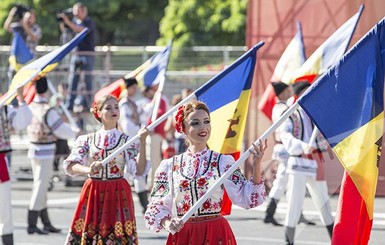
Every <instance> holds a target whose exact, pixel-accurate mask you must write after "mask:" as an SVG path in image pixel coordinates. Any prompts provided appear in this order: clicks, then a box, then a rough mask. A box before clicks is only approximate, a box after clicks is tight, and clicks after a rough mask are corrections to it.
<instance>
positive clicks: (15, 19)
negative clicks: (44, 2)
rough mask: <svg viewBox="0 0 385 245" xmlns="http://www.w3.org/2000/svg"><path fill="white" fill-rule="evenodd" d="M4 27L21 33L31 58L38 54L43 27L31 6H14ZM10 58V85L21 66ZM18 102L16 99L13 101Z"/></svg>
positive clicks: (9, 30) (13, 32) (11, 31)
mask: <svg viewBox="0 0 385 245" xmlns="http://www.w3.org/2000/svg"><path fill="white" fill-rule="evenodd" d="M3 27H4V29H5V30H6V31H8V32H10V33H12V34H14V35H15V33H19V34H20V35H21V37H22V38H23V40H24V42H25V44H26V46H27V47H28V49H29V52H30V54H31V57H30V58H31V59H32V58H33V57H35V56H36V46H37V44H38V42H39V40H40V39H41V29H40V27H39V25H38V24H37V23H36V14H35V11H34V10H33V9H31V8H29V7H26V6H23V5H18V6H15V7H13V8H12V9H11V10H10V11H9V14H8V17H7V19H6V20H5V22H4V26H3ZM12 63H15V62H12V61H11V60H10V66H9V69H8V86H9V85H10V83H11V81H12V79H13V77H14V76H15V74H16V72H17V71H18V70H19V69H20V68H21V67H20V66H19V65H16V63H15V64H12ZM12 103H13V104H14V105H16V104H17V101H16V100H13V102H12Z"/></svg>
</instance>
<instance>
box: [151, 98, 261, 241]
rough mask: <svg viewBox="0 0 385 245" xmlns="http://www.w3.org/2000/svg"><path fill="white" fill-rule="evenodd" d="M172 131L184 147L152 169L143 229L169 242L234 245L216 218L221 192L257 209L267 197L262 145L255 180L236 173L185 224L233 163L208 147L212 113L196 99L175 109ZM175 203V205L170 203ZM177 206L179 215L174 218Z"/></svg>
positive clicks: (223, 222) (222, 220)
mask: <svg viewBox="0 0 385 245" xmlns="http://www.w3.org/2000/svg"><path fill="white" fill-rule="evenodd" d="M175 120H176V124H175V125H176V126H175V127H176V130H177V131H178V132H183V133H184V134H186V140H187V143H188V145H189V146H188V149H187V151H186V152H184V153H182V154H180V155H176V156H174V157H173V158H170V159H166V160H163V161H162V162H161V164H160V166H159V168H158V169H157V171H156V174H155V178H154V181H155V182H154V187H153V189H152V193H151V199H150V204H149V206H148V208H147V211H146V213H145V224H146V226H147V228H149V229H152V230H155V231H157V232H158V231H160V230H161V229H165V230H167V231H169V232H176V233H175V234H174V235H172V234H171V233H170V235H169V236H168V240H167V244H236V240H235V237H234V234H233V232H232V230H231V227H230V225H229V223H228V221H227V220H226V219H225V218H223V217H222V216H221V215H220V210H221V202H222V197H223V193H224V190H226V191H227V194H228V196H229V197H230V199H231V201H232V202H233V203H234V204H236V205H238V206H240V207H242V208H245V209H248V208H253V207H256V206H258V205H260V204H262V203H263V201H264V200H265V198H266V192H265V185H264V180H263V178H262V177H261V166H260V162H261V159H262V155H263V153H264V151H265V149H266V142H265V144H262V143H261V142H260V144H259V146H255V145H254V149H253V150H252V151H251V153H252V154H253V155H254V161H253V162H254V166H253V176H252V178H251V179H250V180H247V179H246V178H245V177H244V175H243V174H242V173H241V171H240V169H237V170H236V171H235V172H234V173H233V174H232V175H231V176H230V177H229V178H228V179H227V180H226V181H225V182H224V184H223V185H222V186H221V187H220V188H218V189H217V190H216V191H215V192H214V193H213V195H212V196H211V197H210V198H209V199H208V200H207V201H206V202H205V203H204V204H203V205H202V207H200V208H199V209H198V211H197V212H196V213H195V214H194V215H193V216H192V217H191V218H190V219H189V220H188V221H187V222H186V223H183V221H182V220H181V219H180V218H181V217H182V216H183V215H184V214H185V213H186V212H187V211H188V210H189V209H190V208H191V207H192V206H193V205H194V204H195V203H196V202H197V200H198V199H199V198H200V197H202V196H203V195H204V194H205V193H206V192H207V191H208V190H209V188H210V187H211V186H212V185H213V184H214V183H215V182H216V181H217V179H218V178H219V177H220V176H221V175H222V174H223V173H225V171H226V170H227V169H229V168H230V167H231V165H232V164H234V162H235V161H234V158H233V157H232V156H229V155H222V154H219V153H217V152H214V151H212V150H210V149H208V148H207V141H208V139H209V137H210V132H211V125H210V114H209V109H208V108H207V106H206V105H205V104H204V103H202V102H199V101H194V102H188V103H186V104H185V105H182V106H181V107H179V109H178V112H177V114H176V116H175ZM173 202H174V203H173ZM174 207H176V212H177V217H174V218H173V217H172V209H173V208H174Z"/></svg>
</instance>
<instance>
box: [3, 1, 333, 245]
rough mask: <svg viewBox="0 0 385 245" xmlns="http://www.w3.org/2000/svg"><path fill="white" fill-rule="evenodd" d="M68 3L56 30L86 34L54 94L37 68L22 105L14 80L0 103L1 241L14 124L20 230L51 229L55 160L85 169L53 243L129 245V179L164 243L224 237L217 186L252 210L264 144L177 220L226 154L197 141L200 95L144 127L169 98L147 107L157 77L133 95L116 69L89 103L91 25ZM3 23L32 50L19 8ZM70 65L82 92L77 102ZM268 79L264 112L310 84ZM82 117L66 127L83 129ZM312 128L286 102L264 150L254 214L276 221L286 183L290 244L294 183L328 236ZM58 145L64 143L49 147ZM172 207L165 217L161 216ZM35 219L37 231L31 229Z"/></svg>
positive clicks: (296, 202) (205, 111) (33, 38)
mask: <svg viewBox="0 0 385 245" xmlns="http://www.w3.org/2000/svg"><path fill="white" fill-rule="evenodd" d="M71 11H72V14H73V18H70V17H69V16H68V15H67V14H65V13H60V14H58V18H60V20H61V22H60V29H61V30H62V32H63V33H65V34H66V35H69V33H71V34H73V35H75V34H76V33H79V32H81V31H82V30H83V29H84V28H88V34H87V36H86V37H85V39H84V40H83V41H82V42H80V43H79V45H78V46H77V52H76V54H75V55H73V56H72V57H71V61H70V67H69V74H70V75H69V80H68V83H60V85H59V93H58V94H55V96H54V97H53V98H51V100H49V98H48V97H47V96H46V94H47V91H48V87H49V84H48V83H49V81H47V78H46V77H44V76H43V77H39V78H38V79H37V81H36V82H35V88H36V92H37V94H36V96H35V98H34V100H33V102H32V103H31V104H29V105H28V106H27V105H26V103H25V102H24V97H23V93H22V88H20V89H19V90H18V96H17V99H15V101H14V102H13V103H12V104H11V105H8V106H3V107H1V110H0V113H1V116H0V126H1V127H0V130H1V134H0V135H1V138H0V140H1V141H2V142H1V143H2V144H1V145H0V146H1V147H2V148H0V195H1V197H2V199H3V200H6V201H2V202H0V235H1V238H2V242H3V244H5V245H10V244H13V225H12V217H11V211H10V210H11V202H10V200H11V198H10V191H11V186H10V178H9V171H8V168H9V166H7V165H8V163H7V157H6V153H7V152H9V151H10V150H11V145H10V139H9V131H8V130H7V129H8V128H13V129H15V130H22V129H25V128H26V129H27V132H28V137H29V139H30V146H29V150H28V158H29V159H30V160H31V167H32V174H33V187H32V194H31V201H30V205H29V207H28V217H27V221H28V226H27V232H28V234H34V233H37V234H49V233H57V232H61V230H60V229H57V228H55V227H54V226H53V225H52V223H51V220H50V218H49V216H48V207H47V190H48V186H49V182H50V178H51V176H52V170H53V167H54V169H56V170H57V169H58V168H59V166H60V165H63V169H64V171H65V173H66V174H68V175H69V176H77V175H81V176H85V177H87V179H86V181H85V183H84V185H83V187H82V190H81V193H80V199H79V202H78V205H77V208H76V210H74V216H73V220H72V223H71V224H70V225H69V227H70V228H69V231H68V235H67V238H66V241H65V244H115V243H118V244H137V243H138V234H137V230H136V217H135V212H134V205H133V197H132V195H133V194H132V191H131V186H133V188H134V191H135V193H136V194H137V195H138V198H139V201H140V204H141V206H142V212H143V214H144V219H145V224H146V226H147V227H148V228H149V229H151V230H154V231H160V230H162V229H164V230H166V231H168V232H170V235H169V237H168V240H167V244H206V243H207V244H236V237H235V235H234V234H233V232H232V230H231V227H230V225H229V223H228V221H227V220H226V219H225V218H224V217H223V216H222V215H221V214H220V210H221V203H222V201H223V195H224V192H225V191H226V193H227V195H228V197H229V198H230V199H231V201H232V202H233V203H234V204H235V205H238V206H240V207H242V208H244V209H249V208H254V207H256V206H259V205H261V204H262V203H263V202H264V201H265V199H266V190H265V183H264V178H263V176H262V174H261V161H262V157H263V155H264V152H265V150H266V148H267V142H266V141H264V142H259V143H258V145H253V147H252V148H251V150H250V155H251V156H252V162H253V171H252V176H251V178H250V179H248V178H246V177H245V175H244V174H243V173H242V172H241V170H240V169H237V170H236V171H235V172H234V173H232V175H231V176H230V177H229V178H228V179H227V180H225V182H224V183H223V185H222V186H221V187H220V188H218V189H217V190H215V192H214V193H213V194H212V196H211V198H209V199H208V200H207V201H206V202H204V204H203V205H202V207H200V208H199V209H198V211H197V212H195V213H194V215H193V216H192V217H191V218H189V219H188V221H187V222H183V220H182V219H181V217H182V216H183V215H184V214H186V213H187V211H188V210H189V209H190V208H191V207H192V206H193V205H194V203H195V202H196V200H198V199H199V198H200V197H202V196H203V194H204V193H206V192H207V191H208V190H209V189H210V187H211V186H213V185H214V183H215V181H216V180H217V179H218V178H219V177H220V176H221V175H223V173H224V172H226V171H227V169H229V168H230V167H231V166H232V164H233V163H234V162H235V159H234V158H233V157H232V156H229V155H223V154H220V153H218V152H215V151H213V150H211V149H209V147H208V145H207V141H208V139H209V138H210V133H211V124H210V111H209V108H208V107H207V105H206V104H205V103H203V102H201V101H195V100H193V101H188V102H186V103H184V104H183V105H182V106H180V107H179V108H178V110H177V111H176V112H175V113H174V114H173V115H171V116H169V118H168V119H167V120H165V121H164V122H162V123H160V124H159V125H158V126H156V127H155V128H154V129H153V130H151V131H149V130H148V129H147V126H148V125H150V124H151V123H152V121H153V119H154V118H155V119H156V118H159V117H160V116H162V115H164V114H165V113H166V112H167V111H168V110H169V109H170V105H169V101H168V99H167V98H166V97H165V96H161V97H160V101H159V107H158V108H156V110H154V98H156V96H155V95H156V94H157V91H158V86H159V84H153V85H152V86H150V87H146V88H144V89H142V91H141V92H142V97H143V99H142V100H141V101H135V99H136V98H137V93H138V89H139V88H138V81H137V80H136V79H135V78H134V77H129V78H124V84H125V90H124V92H123V93H122V94H121V96H120V97H119V98H116V97H114V96H112V95H106V96H103V97H101V98H97V99H96V101H95V102H94V103H92V102H93V93H92V91H93V86H92V83H93V82H92V70H93V68H94V64H95V57H94V53H93V51H94V48H95V37H94V34H95V24H94V22H93V20H92V19H91V18H90V17H89V16H88V9H87V6H86V5H84V4H83V3H75V4H74V5H73V7H72V10H71ZM20 12H22V13H20ZM4 28H5V29H6V30H7V31H9V32H11V33H14V34H15V33H16V32H17V33H19V34H21V36H22V37H23V39H24V40H25V42H26V44H27V46H28V48H29V49H30V50H31V53H32V54H35V47H36V45H37V43H38V41H39V40H40V38H41V30H40V27H39V26H38V25H37V24H36V16H35V13H34V11H33V10H32V9H31V8H25V9H23V11H20V8H19V7H14V8H12V9H11V10H10V12H9V16H8V18H7V19H6V21H5V23H4ZM15 72H17V69H15V68H14V67H11V66H10V70H9V79H10V81H11V79H12V77H13V76H14V74H15ZM82 72H83V73H84V84H85V86H84V88H83V89H84V91H83V95H84V96H83V97H82V98H78V100H79V101H78V102H77V98H76V96H77V95H78V90H79V88H78V87H79V82H80V74H81V73H82ZM272 85H273V87H274V91H275V93H276V96H277V98H278V100H279V102H278V103H277V104H276V106H275V107H274V110H273V121H276V120H278V118H279V117H280V116H281V115H282V113H283V112H284V111H285V110H286V109H287V108H288V106H289V105H288V99H289V98H290V97H292V95H293V90H294V94H295V95H296V96H300V95H301V93H303V92H304V91H305V89H307V88H308V87H309V86H310V84H308V83H307V82H297V83H295V84H294V85H293V88H292V87H291V86H290V85H286V84H284V83H282V82H280V81H277V82H274V83H273V84H272ZM190 93H192V91H191V90H189V89H183V90H182V91H181V93H180V94H177V95H175V96H174V97H173V99H172V101H171V106H175V105H177V104H178V103H180V102H181V101H182V100H183V99H185V98H186V97H188V95H189V94H190ZM61 103H62V104H63V106H64V109H66V110H69V111H70V112H72V113H73V114H76V113H77V112H79V111H80V112H84V111H89V110H91V111H92V115H93V117H94V118H95V119H96V120H97V121H98V122H99V123H100V129H98V130H97V131H96V132H91V133H87V132H84V131H79V130H78V129H76V127H74V125H71V124H70V123H68V122H66V119H65V115H64V113H63V111H62V110H63V109H61V110H58V107H57V105H58V104H61ZM80 107H81V108H80ZM82 123H84V122H80V124H78V125H77V127H79V128H80V129H83V126H84V125H83V124H82ZM312 130H313V124H312V122H311V121H310V119H309V118H308V117H307V116H306V113H304V112H303V111H302V110H301V109H298V110H297V111H296V112H295V113H294V114H293V115H292V116H291V117H290V118H289V119H287V120H286V121H285V122H284V123H283V124H282V126H280V127H279V128H278V129H277V130H276V132H275V141H276V142H275V143H276V144H275V145H274V149H273V156H272V159H274V160H276V161H277V162H278V171H277V176H276V180H275V181H274V184H273V187H272V189H271V191H270V193H269V198H270V199H269V203H268V205H267V209H266V216H265V219H264V222H265V223H272V224H273V225H281V224H280V223H279V222H278V221H277V220H276V219H275V218H274V213H275V210H276V208H277V203H278V202H279V200H280V198H281V197H282V195H283V194H284V193H285V192H287V196H288V211H287V213H286V217H285V222H284V230H285V233H284V234H285V241H286V243H287V244H294V237H295V228H296V224H297V223H298V222H305V223H307V224H310V225H312V224H314V223H313V222H312V221H309V220H306V219H305V218H304V217H303V215H302V206H303V199H304V197H305V193H306V187H308V190H309V192H310V194H311V196H312V198H313V200H314V202H315V205H316V207H317V209H318V210H319V212H320V214H321V220H322V222H323V223H324V224H325V226H326V227H327V230H328V232H329V234H330V236H331V235H332V230H333V222H334V220H333V217H332V216H331V208H330V205H329V203H328V195H327V192H326V189H325V188H323V187H324V185H325V182H324V181H318V179H317V178H316V177H317V170H318V171H319V167H318V166H321V165H320V164H319V163H318V162H317V161H322V158H317V159H315V157H314V155H317V154H318V153H320V152H322V151H323V150H325V147H326V146H324V145H322V139H321V137H318V138H317V141H316V145H310V144H309V139H310V137H311V133H312ZM134 136H138V139H137V140H136V141H134V142H132V143H131V145H129V146H126V148H125V149H124V150H122V151H119V152H118V151H117V150H118V149H120V147H121V146H123V145H125V143H126V142H128V141H129V140H130V139H131V138H132V137H134ZM75 138H76V140H75V143H74V145H73V146H72V149H69V148H68V144H67V140H69V139H75ZM59 144H60V145H59ZM164 145H166V146H167V147H163V146H164ZM63 149H66V150H65V151H64V152H58V150H63ZM110 155H114V157H113V159H112V160H109V161H108V162H105V160H106V159H109V158H110V157H109V156H110ZM174 209H175V210H176V216H173V215H174V214H173V212H172V210H174ZM39 217H40V219H41V221H42V223H43V229H40V228H39V227H38V226H37V222H38V219H39ZM201 231H205V232H201Z"/></svg>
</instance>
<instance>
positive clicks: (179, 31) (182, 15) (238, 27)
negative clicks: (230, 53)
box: [0, 0, 247, 46]
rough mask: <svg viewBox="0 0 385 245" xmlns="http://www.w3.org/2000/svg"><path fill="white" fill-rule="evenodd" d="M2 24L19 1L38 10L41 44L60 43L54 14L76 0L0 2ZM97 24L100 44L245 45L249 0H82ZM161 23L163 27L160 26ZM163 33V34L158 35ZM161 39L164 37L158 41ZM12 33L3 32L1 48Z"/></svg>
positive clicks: (18, 0)
mask: <svg viewBox="0 0 385 245" xmlns="http://www.w3.org/2000/svg"><path fill="white" fill-rule="evenodd" d="M0 1H1V4H0V25H1V27H2V25H3V24H4V21H5V19H6V17H7V15H8V12H9V10H10V9H11V8H12V6H14V5H15V3H22V4H25V5H28V6H31V7H32V8H34V9H35V11H36V15H37V22H38V24H39V25H40V27H41V28H42V31H43V37H42V40H41V41H40V44H47V45H58V44H59V37H60V31H59V28H58V22H57V20H56V13H57V12H59V11H63V10H65V9H67V8H70V7H72V5H73V4H74V3H75V2H77V1H76V0H68V1H52V0H0ZM82 2H84V3H85V4H86V5H87V6H88V9H89V15H90V16H91V18H92V19H93V20H94V21H95V23H96V28H97V36H96V44H97V45H106V44H111V45H153V44H155V42H156V41H157V44H159V45H165V44H166V43H167V42H168V41H169V40H170V39H173V41H174V42H173V43H174V45H175V46H194V45H244V36H245V19H246V17H245V16H246V6H247V0H209V1H208V0H157V1H153V0H82ZM159 23H160V27H159ZM159 30H160V33H159ZM159 36H161V38H159ZM10 38H11V36H10V34H9V33H7V32H5V31H4V30H3V29H2V28H0V44H9V42H10Z"/></svg>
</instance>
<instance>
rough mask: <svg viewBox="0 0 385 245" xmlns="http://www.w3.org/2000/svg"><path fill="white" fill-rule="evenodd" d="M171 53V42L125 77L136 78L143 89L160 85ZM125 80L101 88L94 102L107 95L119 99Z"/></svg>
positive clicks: (120, 79) (121, 79)
mask: <svg viewBox="0 0 385 245" xmlns="http://www.w3.org/2000/svg"><path fill="white" fill-rule="evenodd" d="M170 52H171V42H170V43H169V44H168V45H167V46H166V47H165V48H163V49H162V50H161V51H159V52H157V53H155V54H154V55H153V56H152V57H151V58H150V59H148V60H147V61H146V62H144V63H143V64H142V65H140V66H139V67H138V68H136V69H135V70H134V71H132V72H130V73H128V74H127V75H125V76H124V78H130V77H135V78H136V79H137V80H138V83H139V86H141V87H143V86H151V85H155V84H158V83H159V82H160V81H161V79H163V78H164V76H165V74H166V70H167V66H168V60H169V57H170ZM162 77H163V78H162ZM124 78H119V79H118V80H116V81H114V82H112V83H110V84H109V85H107V86H105V87H103V88H101V89H100V90H99V91H98V92H96V94H95V96H94V101H96V98H100V97H101V96H104V95H106V94H110V95H113V96H115V97H117V98H119V97H120V95H121V94H122V93H123V91H124V90H125V84H124Z"/></svg>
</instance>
